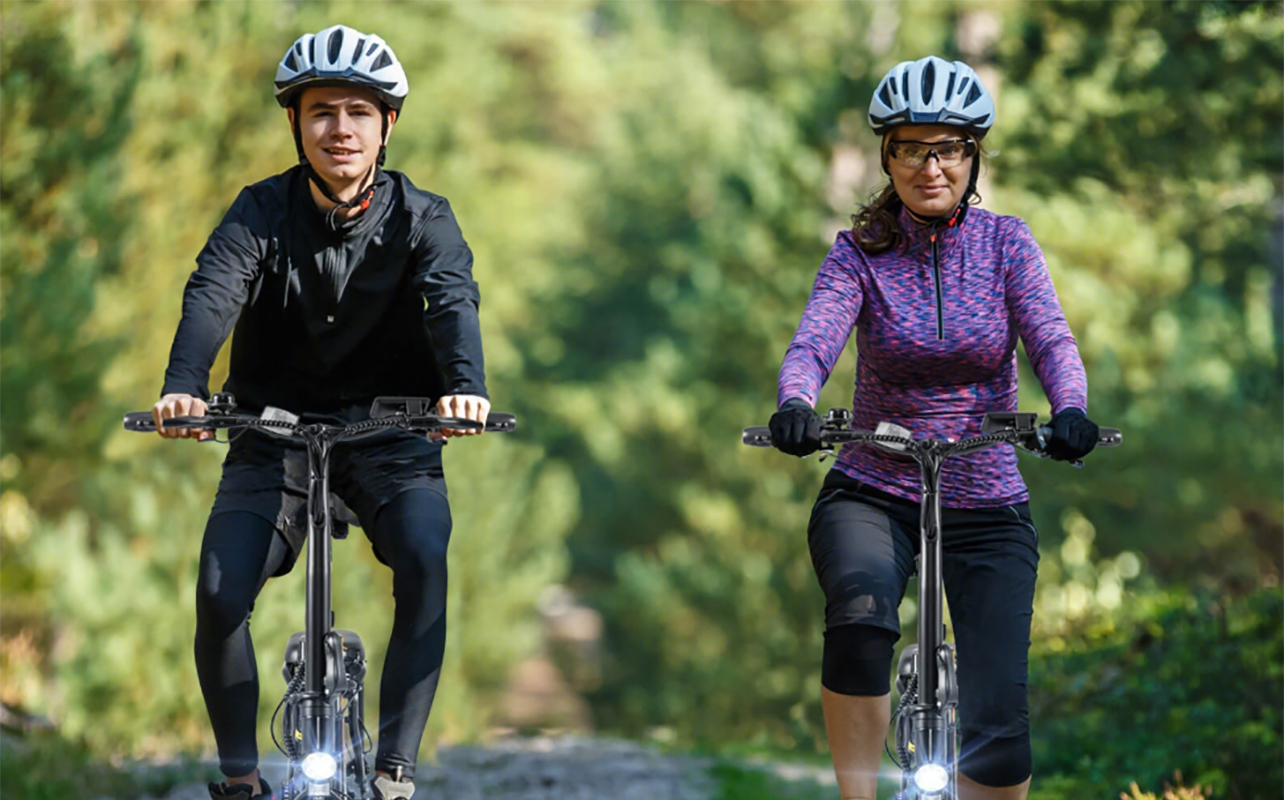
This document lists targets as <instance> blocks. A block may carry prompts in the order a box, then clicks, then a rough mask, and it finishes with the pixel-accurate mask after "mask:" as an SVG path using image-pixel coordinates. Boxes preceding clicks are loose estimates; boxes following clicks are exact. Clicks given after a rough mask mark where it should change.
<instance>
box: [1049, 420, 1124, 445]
mask: <svg viewBox="0 0 1284 800" xmlns="http://www.w3.org/2000/svg"><path fill="white" fill-rule="evenodd" d="M1039 434H1040V435H1041V436H1042V437H1043V441H1045V442H1047V441H1050V440H1051V439H1052V428H1051V427H1050V426H1048V425H1043V426H1041V427H1040V428H1039ZM1122 442H1123V432H1122V431H1120V430H1119V429H1118V428H1102V427H1098V428H1097V447H1118V446H1119V445H1120V444H1121V443H1122Z"/></svg>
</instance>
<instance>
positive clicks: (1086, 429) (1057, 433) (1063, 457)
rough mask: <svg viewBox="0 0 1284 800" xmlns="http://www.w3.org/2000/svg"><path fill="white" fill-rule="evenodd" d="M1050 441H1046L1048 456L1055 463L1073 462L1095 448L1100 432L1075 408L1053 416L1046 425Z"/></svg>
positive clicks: (1095, 425) (1095, 424) (1094, 424)
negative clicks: (1050, 434)
mask: <svg viewBox="0 0 1284 800" xmlns="http://www.w3.org/2000/svg"><path fill="white" fill-rule="evenodd" d="M1048 426H1049V427H1051V428H1052V439H1050V440H1049V441H1048V445H1047V451H1048V455H1050V456H1052V458H1054V459H1056V460H1057V461H1075V460H1077V459H1080V458H1083V457H1084V456H1086V455H1088V454H1089V453H1091V452H1092V448H1094V447H1096V446H1097V437H1099V436H1100V435H1101V430H1100V429H1099V428H1098V427H1097V423H1095V422H1093V421H1092V420H1090V419H1088V417H1087V416H1085V415H1084V413H1083V412H1082V411H1080V410H1079V409H1077V408H1065V409H1062V410H1061V411H1058V412H1057V413H1056V414H1054V415H1053V417H1052V421H1051V422H1049V423H1048Z"/></svg>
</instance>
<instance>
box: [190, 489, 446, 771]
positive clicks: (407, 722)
mask: <svg viewBox="0 0 1284 800" xmlns="http://www.w3.org/2000/svg"><path fill="white" fill-rule="evenodd" d="M450 526H451V522H450V507H449V506H448V505H447V503H446V498H444V497H442V496H441V495H440V494H439V493H437V492H435V491H432V490H430V489H411V490H408V491H405V492H402V493H401V494H399V495H397V496H396V497H395V498H393V499H392V500H391V501H390V502H389V503H388V504H387V505H385V506H384V507H383V508H382V510H380V511H379V513H378V515H377V516H376V518H375V523H374V529H373V531H372V532H371V533H370V534H369V538H370V540H371V542H372V543H373V544H374V546H375V549H376V551H377V552H378V554H379V556H380V558H381V559H383V560H384V561H385V562H386V563H387V564H388V565H389V566H391V567H392V575H393V578H392V592H393V597H394V598H395V599H396V612H395V615H394V618H393V624H392V639H391V640H390V641H389V643H388V655H387V658H386V660H385V662H384V666H383V682H382V683H381V684H380V691H379V751H378V754H377V756H376V759H375V769H379V770H384V771H386V772H393V771H394V769H395V768H396V767H401V768H402V773H403V774H404V775H406V776H413V775H414V766H415V756H416V755H417V754H418V752H419V740H420V739H421V738H422V737H423V732H424V726H425V725H426V724H427V722H428V712H429V711H430V710H431V709H432V701H433V696H434V695H435V694H436V692H437V681H438V679H439V678H440V676H441V662H442V655H443V653H444V651H445V647H446V544H447V542H448V541H449V540H450ZM288 554H289V549H288V546H287V545H286V543H285V541H284V539H282V537H281V536H279V535H277V534H276V531H275V529H274V528H273V527H272V525H271V523H269V522H268V521H267V520H265V519H263V518H262V517H260V516H258V515H256V514H251V513H249V512H245V511H232V512H228V513H224V514H218V515H216V516H214V517H211V518H210V521H209V524H208V525H207V526H206V528H205V540H204V542H203V543H202V545H201V566H200V577H199V579H198V580H197V584H196V671H197V674H198V676H199V677H200V681H201V692H202V693H203V694H204V695H205V706H206V708H207V709H208V710H209V715H210V723H211V725H212V726H213V728H214V738H215V740H216V741H217V742H218V752H219V767H220V768H221V769H222V771H223V774H225V775H228V776H232V777H235V776H240V775H246V774H249V773H250V772H251V771H253V770H254V768H255V767H256V766H258V743H257V740H256V736H255V725H256V717H257V712H258V703H259V679H258V671H257V669H256V668H255V662H254V647H253V645H252V644H251V643H250V628H249V621H250V610H251V609H252V608H253V607H254V599H255V598H256V597H257V596H258V593H259V590H260V589H262V588H263V584H264V583H265V582H266V581H267V578H268V576H269V575H272V574H273V573H274V572H276V570H277V568H278V567H280V566H281V564H282V563H283V560H284V559H285V558H286V557H287V555H288Z"/></svg>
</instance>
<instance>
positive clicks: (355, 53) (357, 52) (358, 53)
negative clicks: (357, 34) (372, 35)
mask: <svg viewBox="0 0 1284 800" xmlns="http://www.w3.org/2000/svg"><path fill="white" fill-rule="evenodd" d="M365 46H366V40H365V39H364V38H361V39H358V40H357V46H356V48H355V49H353V51H352V60H353V61H356V60H357V59H358V58H361V48H363V47H365Z"/></svg>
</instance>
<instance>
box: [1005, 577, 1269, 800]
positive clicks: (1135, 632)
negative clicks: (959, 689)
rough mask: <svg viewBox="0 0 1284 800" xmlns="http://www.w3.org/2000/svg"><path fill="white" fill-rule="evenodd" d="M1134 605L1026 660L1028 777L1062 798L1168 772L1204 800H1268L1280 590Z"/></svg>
mask: <svg viewBox="0 0 1284 800" xmlns="http://www.w3.org/2000/svg"><path fill="white" fill-rule="evenodd" d="M1134 600H1135V602H1132V603H1128V604H1125V606H1124V609H1125V610H1124V611H1123V612H1122V613H1121V614H1120V615H1119V617H1117V618H1115V619H1113V620H1104V621H1103V620H1097V621H1095V622H1090V623H1084V625H1083V628H1082V630H1080V631H1079V632H1078V634H1079V635H1077V636H1073V637H1065V638H1064V639H1063V640H1062V641H1063V642H1065V643H1066V645H1065V646H1066V649H1065V650H1064V651H1062V652H1060V653H1043V654H1038V653H1036V656H1035V657H1034V658H1032V665H1031V675H1030V687H1031V690H1030V698H1031V718H1032V725H1033V731H1034V742H1033V745H1034V760H1035V769H1036V772H1037V773H1039V774H1040V775H1049V774H1052V775H1056V776H1057V778H1058V780H1066V781H1069V782H1068V783H1067V784H1066V786H1065V795H1066V796H1073V797H1111V796H1116V795H1118V794H1120V793H1121V792H1123V791H1125V790H1127V789H1128V788H1129V784H1130V783H1132V782H1136V783H1138V784H1140V785H1141V786H1157V785H1159V784H1160V783H1161V782H1162V781H1163V780H1164V779H1165V778H1166V777H1168V776H1170V775H1171V774H1172V770H1173V769H1174V768H1180V769H1181V770H1182V771H1183V772H1184V773H1185V774H1187V775H1190V776H1193V778H1194V780H1195V781H1196V783H1197V784H1198V785H1199V786H1202V787H1204V788H1205V789H1206V790H1207V792H1208V796H1210V797H1217V798H1227V800H1248V798H1259V797H1271V796H1278V792H1279V787H1280V785H1281V784H1282V783H1284V766H1282V765H1281V760H1280V752H1281V745H1282V743H1284V735H1282V733H1281V722H1282V716H1281V707H1282V706H1284V692H1282V690H1281V685H1282V684H1281V678H1282V677H1284V666H1282V665H1281V657H1280V656H1281V650H1282V649H1284V598H1282V597H1281V595H1280V592H1279V591H1278V590H1277V589H1274V588H1268V589H1262V590H1259V591H1257V592H1256V593H1254V594H1251V595H1247V596H1244V597H1213V596H1210V595H1206V594H1185V593H1179V592H1174V593H1167V594H1158V595H1153V596H1150V597H1142V598H1134ZM1121 623H1122V624H1121ZM1058 785H1060V784H1058ZM1045 788H1046V787H1045ZM1136 791H1140V790H1136ZM1179 791H1180V787H1179ZM1187 791H1189V790H1187ZM1134 793H1136V792H1134ZM1124 796H1125V797H1128V796H1127V795H1124ZM1166 796H1167V795H1165V797H1166ZM1174 797H1183V795H1180V794H1177V795H1174Z"/></svg>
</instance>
